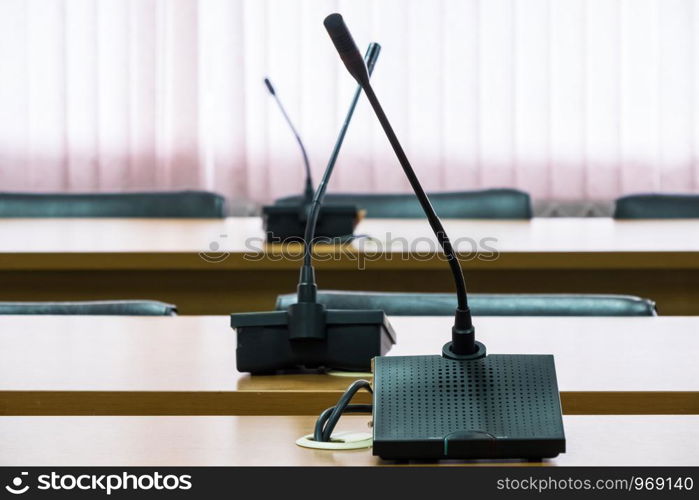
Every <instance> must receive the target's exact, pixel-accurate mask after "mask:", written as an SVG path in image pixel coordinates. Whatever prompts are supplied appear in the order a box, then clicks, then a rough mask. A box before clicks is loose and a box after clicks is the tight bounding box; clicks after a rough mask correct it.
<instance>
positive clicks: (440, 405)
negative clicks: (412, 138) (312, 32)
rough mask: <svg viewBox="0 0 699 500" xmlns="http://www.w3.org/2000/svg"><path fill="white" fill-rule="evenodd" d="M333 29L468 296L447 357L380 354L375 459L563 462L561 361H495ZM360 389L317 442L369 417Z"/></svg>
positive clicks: (341, 41)
mask: <svg viewBox="0 0 699 500" xmlns="http://www.w3.org/2000/svg"><path fill="white" fill-rule="evenodd" d="M325 27H326V29H327V30H328V33H329V34H330V37H331V38H332V41H333V43H334V44H335V48H337V51H338V52H339V54H340V57H341V58H342V61H343V62H344V64H345V66H346V67H347V69H348V71H349V72H350V74H351V75H352V76H353V77H354V78H355V79H356V80H357V83H358V84H359V85H360V86H361V87H362V88H363V90H364V92H365V94H366V96H367V98H368V99H369V102H370V103H371V106H372V107H373V108H374V112H375V113H376V116H377V117H378V119H379V122H381V126H382V127H383V129H384V132H385V133H386V136H387V137H388V140H389V142H390V143H391V146H392V147H393V150H394V152H395V154H396V156H397V157H398V160H399V161H400V164H401V166H402V167H403V171H404V172H405V175H406V177H407V178H408V180H409V181H410V185H411V186H412V188H413V190H414V191H415V195H416V196H417V198H418V200H419V201H420V205H421V206H422V209H423V210H424V212H425V215H426V216H427V219H428V221H429V223H430V226H431V227H432V230H433V231H434V233H435V234H436V236H437V240H438V241H439V244H440V245H441V247H442V250H443V251H444V254H445V255H446V256H447V258H448V260H449V265H450V266H451V271H452V274H453V275H454V282H455V283H456V292H457V295H458V306H457V309H456V313H455V322H454V326H453V327H452V340H451V342H448V343H447V344H445V345H444V347H443V348H442V353H441V355H414V356H400V355H398V356H376V357H375V358H374V360H373V365H372V373H373V383H372V384H371V386H370V387H371V388H372V389H373V398H372V422H373V425H372V433H373V437H372V453H373V454H374V455H377V456H380V457H381V458H383V459H400V460H411V459H420V460H425V459H427V460H433V459H472V458H478V459H501V458H507V459H509V458H524V459H527V460H534V459H536V460H541V459H542V458H548V457H555V456H556V455H558V454H559V453H561V452H564V451H565V433H564V430H563V419H562V414H561V413H562V412H561V403H560V396H559V391H558V384H557V380H556V370H555V364H554V360H553V356H551V355H545V354H489V355H487V356H486V352H485V346H484V345H483V344H481V343H480V342H476V341H475V332H474V328H473V324H472V322H471V313H470V311H469V308H468V302H467V294H466V285H465V281H464V276H463V272H462V270H461V265H460V264H459V261H458V259H457V256H456V252H455V251H454V249H453V248H452V245H451V242H450V241H449V237H448V236H447V234H446V232H445V231H444V228H443V227H442V223H441V222H440V220H439V218H438V217H437V214H435V212H434V209H433V207H432V204H431V203H430V200H429V198H428V197H427V195H426V194H425V192H424V190H423V189H422V186H421V185H420V182H419V181H418V178H417V176H416V175H415V172H414V171H413V169H412V167H411V165H410V162H409V161H408V158H407V157H406V155H405V152H404V151H403V148H402V147H401V145H400V142H399V141H398V138H397V137H396V134H395V133H394V132H393V129H392V127H391V125H390V123H389V121H388V118H386V115H385V113H384V111H383V109H382V108H381V104H379V101H378V99H377V97H376V94H375V93H374V90H373V89H372V88H371V84H370V83H369V78H368V72H367V70H366V68H365V67H364V65H363V64H362V60H361V57H360V56H359V52H358V51H357V47H356V45H355V44H354V40H352V36H351V35H350V33H349V31H348V29H347V27H346V26H345V23H344V21H343V20H342V17H341V16H340V15H339V14H332V15H330V16H328V17H327V18H326V19H325ZM364 387H369V384H368V383H367V382H365V383H364ZM359 389H360V386H358V385H353V386H350V389H348V391H347V392H346V393H345V395H344V396H343V397H342V398H340V401H339V402H338V404H337V405H336V406H335V407H333V408H331V409H329V410H326V411H325V412H323V414H322V415H321V418H320V419H319V420H318V425H317V426H316V432H315V433H314V435H315V438H316V439H321V440H324V441H325V440H329V439H331V435H332V431H333V427H334V425H335V423H336V422H337V420H338V418H339V415H340V414H342V413H343V412H359V411H366V408H365V407H364V406H362V405H350V404H349V401H350V399H351V397H352V395H353V394H354V392H356V391H357V390H359Z"/></svg>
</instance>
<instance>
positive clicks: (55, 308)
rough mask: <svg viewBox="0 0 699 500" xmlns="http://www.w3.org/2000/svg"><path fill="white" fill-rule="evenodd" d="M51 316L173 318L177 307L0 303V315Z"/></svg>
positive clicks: (115, 303) (118, 302) (158, 304)
mask: <svg viewBox="0 0 699 500" xmlns="http://www.w3.org/2000/svg"><path fill="white" fill-rule="evenodd" d="M8 314H35V315H36V314H53V315H76V316H78V315H79V316H175V315H176V314H177V307H176V306H174V305H172V304H166V303H165V302H158V301H157V300H98V301H88V302H0V315H8Z"/></svg>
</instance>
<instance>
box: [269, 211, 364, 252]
mask: <svg viewBox="0 0 699 500" xmlns="http://www.w3.org/2000/svg"><path fill="white" fill-rule="evenodd" d="M306 208H307V207H306V205H268V206H265V207H262V216H263V220H264V228H265V231H266V233H267V241H268V242H270V243H281V242H285V241H303V237H304V232H305V231H306V215H307V214H306ZM358 222H359V217H358V211H357V207H355V206H352V205H325V206H323V207H322V208H321V209H320V214H319V215H318V224H317V225H316V229H315V238H316V240H323V239H335V238H346V237H349V236H352V234H353V233H354V228H355V226H356V225H357V223H358Z"/></svg>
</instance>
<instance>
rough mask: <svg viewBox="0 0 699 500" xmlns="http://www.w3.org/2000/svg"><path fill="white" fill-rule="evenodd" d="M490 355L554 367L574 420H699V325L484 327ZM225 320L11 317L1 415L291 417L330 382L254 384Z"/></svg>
mask: <svg viewBox="0 0 699 500" xmlns="http://www.w3.org/2000/svg"><path fill="white" fill-rule="evenodd" d="M391 322H392V324H393V326H394V329H395V331H396V333H397V338H398V343H397V345H396V346H394V348H393V349H392V350H391V351H390V353H389V355H399V354H400V355H409V354H431V353H434V354H436V353H439V352H441V347H442V345H443V344H444V342H446V341H447V340H448V339H449V337H450V329H451V323H452V319H451V318H449V317H439V318H430V317H393V318H392V319H391ZM476 328H477V336H478V338H479V340H481V341H482V342H484V343H485V344H486V346H487V348H488V352H489V353H512V354H525V353H534V354H536V353H551V354H554V356H555V361H556V369H557V372H558V384H559V388H560V390H561V393H562V402H563V407H564V412H565V413H568V414H575V413H582V414H589V413H593V414H605V413H608V414H609V413H625V414H633V413H646V414H647V413H658V414H662V413H677V414H680V413H699V363H697V362H696V359H697V358H696V353H697V352H699V318H694V317H654V318H478V320H477V322H476ZM235 345H236V342H235V332H234V331H233V330H232V329H230V327H229V326H228V318H227V317H224V316H221V317H172V318H168V317H162V318H161V317H149V318H137V317H69V316H62V317H48V316H44V317H28V316H24V317H22V316H5V317H0V415H2V414H4V415H22V414H44V415H52V414H54V415H71V414H93V413H96V414H113V415H129V414H135V415H158V414H166V415H167V414H172V415H180V414H182V415H197V414H204V415H218V414H222V415H245V414H260V415H264V414H266V415H287V414H303V415H308V414H314V413H316V412H317V411H319V410H320V409H322V408H325V407H327V406H330V405H332V404H334V402H335V401H336V400H337V397H338V395H339V393H340V392H341V391H343V390H344V389H345V388H346V387H347V385H348V384H349V382H350V379H348V378H346V377H338V376H331V375H293V376H260V377H251V376H250V375H248V374H241V373H239V372H237V371H236V368H235Z"/></svg>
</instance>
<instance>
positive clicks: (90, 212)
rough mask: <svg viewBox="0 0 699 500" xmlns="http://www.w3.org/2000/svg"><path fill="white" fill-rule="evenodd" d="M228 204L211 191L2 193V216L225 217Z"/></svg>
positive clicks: (0, 209)
mask: <svg viewBox="0 0 699 500" xmlns="http://www.w3.org/2000/svg"><path fill="white" fill-rule="evenodd" d="M225 205H226V203H225V198H224V197H223V196H221V195H219V194H216V193H211V192H208V191H163V192H142V193H76V194H73V193H0V217H153V218H155V217H173V218H174V217H183V218H221V217H225V216H226V208H225Z"/></svg>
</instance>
